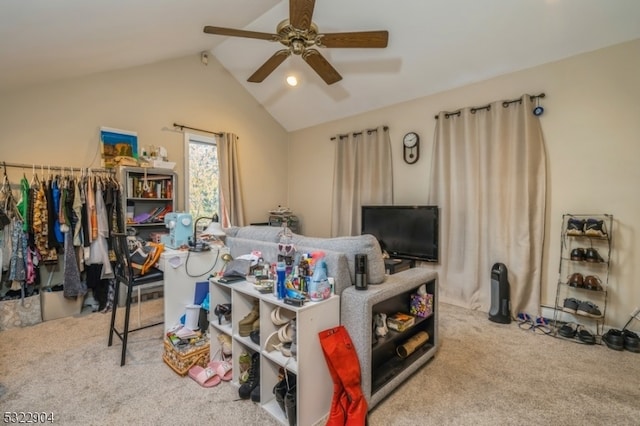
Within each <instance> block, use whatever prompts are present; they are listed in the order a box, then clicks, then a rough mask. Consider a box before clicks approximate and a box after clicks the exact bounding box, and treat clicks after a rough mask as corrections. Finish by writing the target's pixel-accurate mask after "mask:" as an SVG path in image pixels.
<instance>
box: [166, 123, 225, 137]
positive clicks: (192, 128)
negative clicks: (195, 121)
mask: <svg viewBox="0 0 640 426" xmlns="http://www.w3.org/2000/svg"><path fill="white" fill-rule="evenodd" d="M173 127H177V128H179V129H180V130H184V129H189V130H195V131H197V132H203V133H211V134H212V135H216V136H222V135H224V133H222V132H212V131H211V130H204V129H198V128H195V127H189V126H185V125H184V124H178V123H173Z"/></svg>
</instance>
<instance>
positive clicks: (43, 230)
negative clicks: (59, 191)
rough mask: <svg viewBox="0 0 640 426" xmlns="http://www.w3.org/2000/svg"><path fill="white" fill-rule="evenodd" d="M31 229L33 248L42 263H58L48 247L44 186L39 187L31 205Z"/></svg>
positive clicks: (55, 253) (56, 253) (54, 252)
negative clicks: (33, 241)
mask: <svg viewBox="0 0 640 426" xmlns="http://www.w3.org/2000/svg"><path fill="white" fill-rule="evenodd" d="M32 223H33V224H32V228H33V234H34V240H35V246H36V249H37V250H38V252H39V253H40V257H41V258H42V261H43V262H44V263H54V262H57V261H58V252H57V251H56V250H55V249H54V248H50V247H49V207H48V205H47V190H46V185H45V184H44V183H43V184H41V185H40V188H39V189H38V192H37V193H36V196H35V200H34V204H33V221H32Z"/></svg>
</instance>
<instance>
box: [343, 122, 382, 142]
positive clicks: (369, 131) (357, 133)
mask: <svg viewBox="0 0 640 426" xmlns="http://www.w3.org/2000/svg"><path fill="white" fill-rule="evenodd" d="M376 130H378V129H366V130H363V131H362V132H353V133H352V135H353V136H358V135H361V134H362V133H364V132H367V134H369V135H370V134H371V132H375V131H376ZM382 130H389V127H388V126H382ZM347 136H349V133H345V134H343V135H338V136H332V137H331V140H332V141H335V140H336V139H337V138H340V139H342V138H346V137H347Z"/></svg>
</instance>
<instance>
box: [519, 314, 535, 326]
mask: <svg viewBox="0 0 640 426" xmlns="http://www.w3.org/2000/svg"><path fill="white" fill-rule="evenodd" d="M516 321H518V327H520V328H521V329H523V330H531V328H532V327H533V318H531V315H529V314H527V313H526V312H520V313H519V314H518V316H517V317H516Z"/></svg>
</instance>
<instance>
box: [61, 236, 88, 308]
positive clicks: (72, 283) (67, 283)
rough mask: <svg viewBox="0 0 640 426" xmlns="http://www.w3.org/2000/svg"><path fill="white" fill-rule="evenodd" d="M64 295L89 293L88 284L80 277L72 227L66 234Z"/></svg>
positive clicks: (74, 295) (71, 295) (73, 295)
mask: <svg viewBox="0 0 640 426" xmlns="http://www.w3.org/2000/svg"><path fill="white" fill-rule="evenodd" d="M62 293H63V295H64V297H77V296H84V295H85V294H86V293H87V285H86V283H84V282H83V281H82V280H81V279H80V270H79V269H78V263H77V259H76V252H75V250H74V249H73V235H72V234H71V229H68V230H67V232H65V236H64V279H63V282H62Z"/></svg>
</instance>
